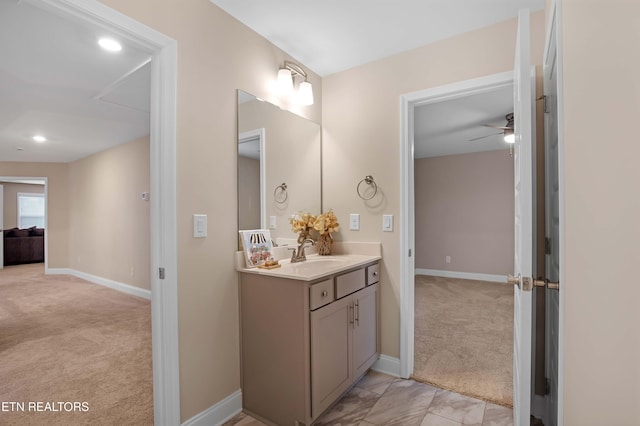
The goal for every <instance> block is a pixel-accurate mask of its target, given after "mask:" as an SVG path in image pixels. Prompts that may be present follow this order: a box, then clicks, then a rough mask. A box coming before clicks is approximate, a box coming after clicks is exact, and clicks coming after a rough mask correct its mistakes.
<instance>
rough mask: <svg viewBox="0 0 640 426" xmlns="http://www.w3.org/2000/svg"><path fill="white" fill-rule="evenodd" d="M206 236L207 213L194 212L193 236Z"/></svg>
mask: <svg viewBox="0 0 640 426" xmlns="http://www.w3.org/2000/svg"><path fill="white" fill-rule="evenodd" d="M206 236H207V215H206V214H194V215H193V237H194V238H204V237H206Z"/></svg>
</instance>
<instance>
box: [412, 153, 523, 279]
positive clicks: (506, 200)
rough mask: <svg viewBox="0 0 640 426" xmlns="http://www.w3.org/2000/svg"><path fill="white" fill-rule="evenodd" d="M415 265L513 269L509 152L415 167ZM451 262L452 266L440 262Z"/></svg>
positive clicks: (426, 162)
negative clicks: (446, 259) (449, 258)
mask: <svg viewBox="0 0 640 426" xmlns="http://www.w3.org/2000/svg"><path fill="white" fill-rule="evenodd" d="M414 166H415V167H414V176H415V185H414V188H415V223H416V225H415V226H416V232H415V244H416V245H415V247H416V256H415V265H416V268H419V269H437V270H446V271H456V272H470V273H483V274H494V275H506V274H507V273H508V272H511V270H512V269H513V229H514V225H513V158H512V157H511V156H510V155H509V151H508V150H502V151H489V152H478V153H473V154H462V155H448V156H444V157H433V158H421V159H417V160H416V161H415V163H414ZM446 256H451V263H449V264H447V263H446V262H445V257H446Z"/></svg>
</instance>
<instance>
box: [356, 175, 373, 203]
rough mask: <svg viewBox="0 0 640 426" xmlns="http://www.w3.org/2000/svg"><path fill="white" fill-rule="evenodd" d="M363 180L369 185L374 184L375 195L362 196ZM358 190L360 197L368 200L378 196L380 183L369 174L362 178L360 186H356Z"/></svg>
mask: <svg viewBox="0 0 640 426" xmlns="http://www.w3.org/2000/svg"><path fill="white" fill-rule="evenodd" d="M363 182H364V183H366V184H367V185H369V186H373V195H371V197H364V196H362V192H361V191H360V186H361V185H362V183H363ZM356 191H357V192H358V197H360V198H362V199H363V200H365V201H367V200H370V199H372V198H373V197H375V196H376V194H377V193H378V185H377V184H376V181H375V180H373V176H371V175H367V176H365V177H364V179H362V180H361V181H360V182H359V183H358V186H357V187H356Z"/></svg>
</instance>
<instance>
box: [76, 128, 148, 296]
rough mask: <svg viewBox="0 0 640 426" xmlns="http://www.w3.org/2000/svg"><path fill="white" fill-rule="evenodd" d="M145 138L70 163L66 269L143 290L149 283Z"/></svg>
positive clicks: (146, 152)
mask: <svg viewBox="0 0 640 426" xmlns="http://www.w3.org/2000/svg"><path fill="white" fill-rule="evenodd" d="M149 175H150V171H149V139H148V138H147V137H145V138H141V139H138V140H136V141H133V142H130V143H126V144H123V145H119V146H117V147H115V148H111V149H109V150H106V151H103V152H100V153H98V154H94V155H91V156H89V157H85V158H83V159H81V160H78V161H74V162H73V163H70V164H69V194H70V196H69V224H70V226H69V267H70V268H72V269H75V270H77V271H81V272H86V273H88V274H92V275H96V276H99V277H102V278H107V279H110V280H114V281H117V282H121V283H125V284H129V285H132V286H135V287H139V288H143V289H146V290H150V289H151V282H150V277H149V274H150V269H151V266H150V265H151V263H150V262H151V261H150V245H149V238H150V237H149V229H150V217H149V202H147V201H144V200H142V197H141V195H142V193H143V192H148V191H149Z"/></svg>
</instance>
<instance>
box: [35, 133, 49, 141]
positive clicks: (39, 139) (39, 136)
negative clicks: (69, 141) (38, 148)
mask: <svg viewBox="0 0 640 426" xmlns="http://www.w3.org/2000/svg"><path fill="white" fill-rule="evenodd" d="M33 140H34V141H36V142H46V141H47V138H45V137H44V136H41V135H35V136H34V137H33Z"/></svg>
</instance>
